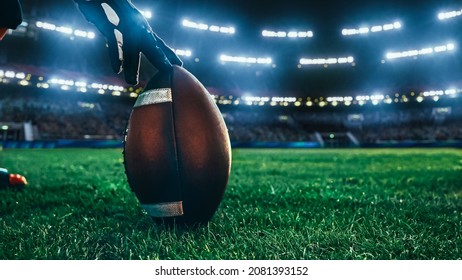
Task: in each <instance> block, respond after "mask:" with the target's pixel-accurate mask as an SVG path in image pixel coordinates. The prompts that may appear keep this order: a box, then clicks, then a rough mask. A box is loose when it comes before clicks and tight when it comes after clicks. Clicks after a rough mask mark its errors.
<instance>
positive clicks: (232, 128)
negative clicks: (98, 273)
mask: <svg viewBox="0 0 462 280" xmlns="http://www.w3.org/2000/svg"><path fill="white" fill-rule="evenodd" d="M132 2H133V3H134V4H135V5H136V6H137V8H139V9H140V10H141V11H142V12H143V15H144V16H145V18H146V19H147V20H148V22H149V23H150V25H151V26H152V28H153V30H154V31H155V32H156V33H157V34H158V35H159V37H161V38H162V39H163V40H164V41H165V42H166V43H167V45H169V46H170V47H171V48H172V49H173V50H174V51H175V53H176V54H177V55H178V56H179V57H180V58H181V59H182V61H183V63H184V68H186V69H188V70H189V71H190V72H191V73H193V74H194V75H195V76H196V77H197V78H198V79H199V80H200V81H201V82H202V83H203V84H204V86H205V87H206V88H207V90H208V91H209V92H210V94H211V96H212V98H213V100H214V102H215V103H216V105H217V106H218V108H219V109H220V112H221V113H222V115H223V118H224V120H225V123H226V125H227V128H228V132H229V136H230V140H231V145H232V157H233V163H232V169H231V175H230V179H229V183H228V187H227V190H226V193H225V196H224V198H223V200H222V202H221V204H220V207H219V209H218V211H217V212H216V214H215V215H214V217H213V219H212V220H211V221H210V223H209V224H208V225H207V226H205V227H198V228H186V229H185V228H169V227H165V226H162V225H158V224H156V223H153V222H152V220H151V219H150V218H149V217H148V216H147V215H146V213H145V212H144V211H143V210H142V209H141V208H140V207H139V202H138V201H137V199H136V197H135V196H134V194H133V193H132V192H131V190H130V187H129V185H128V183H127V180H126V176H125V173H124V166H123V158H122V148H123V143H122V141H123V139H124V134H123V133H124V131H125V129H126V127H127V122H128V119H129V117H130V113H131V112H132V108H133V105H134V104H135V101H136V99H137V97H138V96H139V95H140V94H141V93H142V91H143V89H144V87H145V86H146V84H147V82H148V80H149V79H150V78H151V77H152V76H153V75H154V74H155V71H156V69H154V68H153V66H152V65H151V64H150V63H149V62H148V61H147V60H146V58H144V57H143V58H142V62H141V71H140V83H139V84H138V85H136V86H131V85H129V84H127V83H126V82H125V81H124V78H123V74H114V72H113V70H112V69H111V64H110V61H109V57H108V54H107V50H106V41H105V38H104V37H103V36H102V34H101V33H99V31H98V30H97V29H96V28H95V27H94V26H93V25H92V24H91V23H89V22H87V21H86V20H85V18H84V17H83V16H82V14H81V13H80V12H79V10H78V9H77V8H76V6H75V4H74V3H73V1H56V0H41V1H34V0H24V1H21V5H22V10H23V22H22V24H21V25H20V26H19V27H18V28H17V29H16V30H10V31H9V32H8V34H7V35H6V37H5V38H4V39H3V41H1V42H0V147H1V150H0V167H4V168H7V169H8V170H9V171H10V172H12V173H20V174H23V175H24V176H25V177H26V178H27V180H28V182H29V184H28V185H27V186H26V188H25V189H24V190H22V191H16V190H13V189H4V190H0V213H1V215H0V224H1V228H0V235H1V236H2V237H1V239H0V248H1V250H0V259H6V260H10V259H85V260H86V259H90V260H93V259H123V260H127V259H162V260H172V259H183V260H191V259H199V260H210V259H213V260H215V259H218V260H234V259H241V260H242V259H252V260H258V259H260V260H284V259H285V260H294V259H297V260H307V259H310V260H315V259H321V260H345V259H347V260H357V259H373V260H380V259H382V260H396V259H412V260H431V259H438V260H454V259H457V260H460V259H461V256H462V238H461V236H462V230H461V229H462V188H461V183H462V179H461V178H462V177H461V175H462V173H461V172H462V152H461V150H460V148H461V147H462V52H461V49H460V48H461V46H462V35H461V33H460V30H461V28H462V5H461V4H460V2H459V1H441V0H439V1H424V3H422V1H373V3H371V2H367V1H331V2H330V4H327V3H323V2H321V1H319V3H314V2H313V1H287V2H284V3H276V2H269V3H268V2H266V1H246V2H242V3H241V2H239V3H236V1H219V3H218V2H217V1H205V0H194V1H192V0H190V1H181V0H172V1H145V0H136V1H132Z"/></svg>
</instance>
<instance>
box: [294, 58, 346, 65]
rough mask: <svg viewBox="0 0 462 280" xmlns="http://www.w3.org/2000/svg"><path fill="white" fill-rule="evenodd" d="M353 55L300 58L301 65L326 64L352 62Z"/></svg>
mask: <svg viewBox="0 0 462 280" xmlns="http://www.w3.org/2000/svg"><path fill="white" fill-rule="evenodd" d="M354 60H355V59H354V57H352V56H348V57H339V58H333V57H331V58H301V59H300V64H301V65H327V64H346V63H353V62H354Z"/></svg>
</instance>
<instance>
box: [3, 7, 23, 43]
mask: <svg viewBox="0 0 462 280" xmlns="http://www.w3.org/2000/svg"><path fill="white" fill-rule="evenodd" d="M21 22H22V12H21V6H20V5H19V2H18V1H17V0H2V2H1V3H0V40H2V39H3V36H5V34H6V32H7V31H8V29H16V27H18V25H20V24H21Z"/></svg>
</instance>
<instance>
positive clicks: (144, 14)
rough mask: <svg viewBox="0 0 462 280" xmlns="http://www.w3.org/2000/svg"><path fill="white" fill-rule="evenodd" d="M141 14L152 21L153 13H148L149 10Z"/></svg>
mask: <svg viewBox="0 0 462 280" xmlns="http://www.w3.org/2000/svg"><path fill="white" fill-rule="evenodd" d="M140 12H141V14H142V15H143V16H144V17H145V18H147V19H150V18H152V12H151V11H148V10H140Z"/></svg>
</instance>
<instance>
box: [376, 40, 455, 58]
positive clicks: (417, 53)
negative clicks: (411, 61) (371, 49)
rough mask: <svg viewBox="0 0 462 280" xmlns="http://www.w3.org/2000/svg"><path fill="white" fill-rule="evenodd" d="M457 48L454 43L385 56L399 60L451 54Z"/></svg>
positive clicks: (389, 53) (390, 53)
mask: <svg viewBox="0 0 462 280" xmlns="http://www.w3.org/2000/svg"><path fill="white" fill-rule="evenodd" d="M455 48H456V46H455V45H454V43H448V44H446V45H439V46H434V47H426V48H422V49H420V50H407V51H402V52H388V53H387V54H386V55H385V56H386V58H387V59H388V60H391V59H397V58H407V57H415V56H421V55H429V54H433V53H442V52H449V51H454V50H455Z"/></svg>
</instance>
